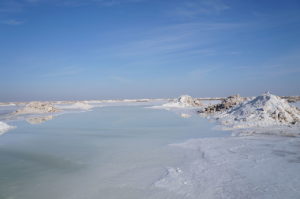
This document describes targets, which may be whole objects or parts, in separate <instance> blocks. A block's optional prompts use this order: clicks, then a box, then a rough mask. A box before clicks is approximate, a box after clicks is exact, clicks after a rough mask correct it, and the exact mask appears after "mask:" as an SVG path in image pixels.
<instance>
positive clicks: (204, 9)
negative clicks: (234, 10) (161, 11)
mask: <svg viewBox="0 0 300 199" xmlns="http://www.w3.org/2000/svg"><path fill="white" fill-rule="evenodd" d="M227 9H230V6H229V5H228V4H226V3H224V2H223V1H222V0H188V1H182V2H181V3H180V4H178V5H177V6H176V7H175V8H174V9H172V10H171V11H168V12H169V13H170V14H171V15H175V16H179V17H188V18H193V17H197V16H199V15H211V14H219V13H221V12H222V11H224V10H227Z"/></svg>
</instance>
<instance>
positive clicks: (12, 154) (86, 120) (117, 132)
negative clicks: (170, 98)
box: [0, 106, 227, 199]
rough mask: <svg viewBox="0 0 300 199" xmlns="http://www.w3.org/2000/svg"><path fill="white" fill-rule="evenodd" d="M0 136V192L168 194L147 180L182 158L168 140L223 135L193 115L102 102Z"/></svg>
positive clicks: (40, 197) (28, 195) (40, 196)
mask: <svg viewBox="0 0 300 199" xmlns="http://www.w3.org/2000/svg"><path fill="white" fill-rule="evenodd" d="M16 125H17V128H16V129H14V130H12V131H9V132H7V133H6V134H4V135H2V136H0V162H1V164H0V198H1V199H2V198H7V199H13V198H16V199H19V198H20V199H48V198H49V199H50V198H51V199H54V198H55V199H74V198H80V199H85V198H86V199H94V198H95V199H96V198H97V199H99V198H105V199H107V198H122V199H123V198H130V199H134V198H175V197H176V196H173V195H172V193H168V192H165V191H164V190H160V189H158V188H156V187H154V186H153V183H154V182H155V181H157V180H158V179H159V178H160V177H161V176H162V175H163V174H164V172H165V168H166V167H168V166H174V165H175V166H176V164H178V163H179V162H180V161H182V159H183V158H182V156H183V154H181V153H180V151H174V150H175V149H174V148H172V149H170V147H168V144H172V143H177V142H183V141H185V140H187V139H191V138H197V137H209V136H224V135H226V134H227V133H226V132H218V131H214V130H212V128H213V126H214V124H212V123H209V122H208V121H207V120H205V119H203V118H200V117H192V118H188V119H187V118H181V117H179V116H178V115H176V114H174V113H173V112H169V111H165V110H154V109H148V108H144V107H141V106H119V107H103V108H97V109H95V110H94V111H89V112H83V113H72V114H64V115H60V116H58V117H57V118H55V119H54V120H51V121H47V122H45V123H42V124H38V125H30V124H28V123H26V122H25V121H23V122H17V123H16Z"/></svg>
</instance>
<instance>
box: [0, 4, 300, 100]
mask: <svg viewBox="0 0 300 199" xmlns="http://www.w3.org/2000/svg"><path fill="white" fill-rule="evenodd" d="M0 91H1V92H0V101H29V100H71V99H73V100H81V99H116V98H118V99H119V98H160V97H162V98H163V97H177V96H179V95H181V94H189V95H192V96H194V97H217V96H228V95H232V94H237V93H239V94H240V95H243V96H255V95H259V94H261V93H263V92H266V91H270V92H271V93H274V94H276V95H300V1H299V0H286V1H282V0H272V1H270V0H251V1H248V0H243V1H241V0H0Z"/></svg>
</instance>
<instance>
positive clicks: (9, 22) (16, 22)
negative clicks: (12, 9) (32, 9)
mask: <svg viewBox="0 0 300 199" xmlns="http://www.w3.org/2000/svg"><path fill="white" fill-rule="evenodd" d="M0 23H1V24H5V25H11V26H17V25H21V24H23V23H24V21H21V20H16V19H8V20H3V21H1V22H0Z"/></svg>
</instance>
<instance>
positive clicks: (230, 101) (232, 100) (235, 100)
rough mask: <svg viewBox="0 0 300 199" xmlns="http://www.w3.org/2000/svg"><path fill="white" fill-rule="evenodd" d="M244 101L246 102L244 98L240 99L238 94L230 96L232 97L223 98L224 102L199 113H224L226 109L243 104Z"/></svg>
mask: <svg viewBox="0 0 300 199" xmlns="http://www.w3.org/2000/svg"><path fill="white" fill-rule="evenodd" d="M245 100H246V98H244V97H241V96H240V95H238V94H237V95H232V96H229V97H227V98H225V99H224V100H222V102H221V103H219V104H214V105H211V106H208V107H205V108H204V109H203V110H201V111H199V112H200V113H215V112H221V111H225V110H228V109H230V108H232V107H234V106H236V105H238V104H240V103H241V102H243V101H245Z"/></svg>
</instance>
